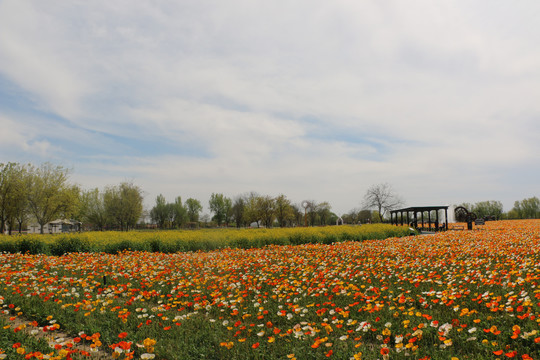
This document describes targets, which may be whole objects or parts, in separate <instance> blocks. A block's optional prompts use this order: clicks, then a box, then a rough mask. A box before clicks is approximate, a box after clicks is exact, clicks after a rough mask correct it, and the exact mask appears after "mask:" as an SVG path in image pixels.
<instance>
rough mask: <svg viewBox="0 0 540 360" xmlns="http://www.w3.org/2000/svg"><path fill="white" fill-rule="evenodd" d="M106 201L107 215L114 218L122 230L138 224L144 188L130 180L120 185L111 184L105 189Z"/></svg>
mask: <svg viewBox="0 0 540 360" xmlns="http://www.w3.org/2000/svg"><path fill="white" fill-rule="evenodd" d="M103 199H104V203H105V209H106V212H107V215H108V216H109V217H110V218H111V219H114V221H115V222H116V225H117V226H118V227H119V228H120V230H122V231H124V230H125V231H128V230H129V229H131V228H133V227H135V225H137V221H138V220H139V218H140V216H141V214H142V211H143V206H142V201H143V196H142V190H141V189H140V188H139V187H138V186H136V185H134V184H133V183H130V182H123V183H121V184H120V185H118V186H109V187H108V188H106V189H105V194H104V197H103Z"/></svg>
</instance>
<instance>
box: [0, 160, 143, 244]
mask: <svg viewBox="0 0 540 360" xmlns="http://www.w3.org/2000/svg"><path fill="white" fill-rule="evenodd" d="M68 174H69V171H68V169H65V168H63V167H62V166H54V165H52V164H50V163H45V164H43V165H41V166H39V167H36V166H33V165H32V164H26V165H21V164H18V163H7V164H2V163H0V233H3V232H4V229H6V228H7V231H8V233H10V234H11V233H12V232H14V231H18V232H22V230H23V228H24V227H25V225H27V224H28V223H29V222H30V221H35V222H36V223H37V224H39V226H40V232H41V233H43V232H44V227H45V225H46V224H47V223H49V222H51V221H54V220H56V219H59V218H62V219H75V220H78V221H81V222H85V223H91V224H93V225H94V226H95V227H96V228H98V229H103V228H105V227H107V226H111V227H115V228H119V229H121V230H128V229H130V228H132V227H134V226H135V225H136V224H137V222H138V220H139V218H140V216H141V214H142V211H143V205H142V201H143V196H142V191H141V189H140V188H138V187H137V186H135V185H133V184H131V183H128V182H124V183H121V184H120V185H117V186H109V187H107V188H106V189H105V190H104V191H102V192H101V191H99V190H98V189H93V190H88V191H81V189H80V188H79V187H78V186H77V185H73V184H70V183H69V182H68Z"/></svg>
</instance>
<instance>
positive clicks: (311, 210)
mask: <svg viewBox="0 0 540 360" xmlns="http://www.w3.org/2000/svg"><path fill="white" fill-rule="evenodd" d="M304 205H305V212H306V213H307V219H308V223H309V226H315V224H316V222H317V220H318V217H319V214H318V213H317V210H318V206H319V204H318V203H317V202H316V201H315V200H307V201H305V202H304Z"/></svg>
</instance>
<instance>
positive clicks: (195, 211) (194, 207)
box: [186, 198, 202, 223]
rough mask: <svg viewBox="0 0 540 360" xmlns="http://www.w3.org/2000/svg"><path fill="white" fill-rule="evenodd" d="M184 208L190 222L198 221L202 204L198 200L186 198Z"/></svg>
mask: <svg viewBox="0 0 540 360" xmlns="http://www.w3.org/2000/svg"><path fill="white" fill-rule="evenodd" d="M186 210H187V216H188V219H189V221H190V222H192V223H196V222H198V221H199V215H200V213H201V212H202V205H201V202H200V201H199V200H197V199H193V198H189V199H187V200H186Z"/></svg>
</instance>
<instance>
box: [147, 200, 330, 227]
mask: <svg viewBox="0 0 540 360" xmlns="http://www.w3.org/2000/svg"><path fill="white" fill-rule="evenodd" d="M208 208H209V209H210V212H211V213H212V216H211V217H210V215H202V216H201V212H202V204H201V203H200V201H199V200H197V199H192V198H189V199H187V200H186V201H185V203H184V204H182V199H181V197H180V196H178V197H176V199H175V201H174V202H172V203H167V202H166V201H165V197H164V196H163V195H162V194H160V195H158V196H157V198H156V203H155V205H154V207H152V209H151V210H150V218H151V220H152V221H153V223H155V224H156V225H157V227H159V228H181V227H193V226H198V224H199V223H200V222H202V223H205V224H208V223H210V222H211V223H212V224H213V225H216V226H231V225H233V226H236V227H239V228H240V227H247V226H256V227H260V226H264V227H274V226H278V227H290V226H299V225H305V223H307V224H308V225H310V226H315V225H329V224H332V223H335V222H336V220H337V218H338V216H337V215H336V214H334V213H333V212H331V207H330V204H329V203H328V202H321V203H318V202H316V201H314V200H311V201H305V202H304V204H303V206H302V205H298V204H294V203H292V202H291V200H289V199H288V198H287V197H286V196H285V195H283V194H281V195H278V196H276V197H272V196H270V195H260V194H258V193H256V192H250V193H246V194H242V195H237V196H235V197H234V198H229V197H227V196H225V195H224V194H221V193H212V195H211V196H210V199H209V201H208Z"/></svg>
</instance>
